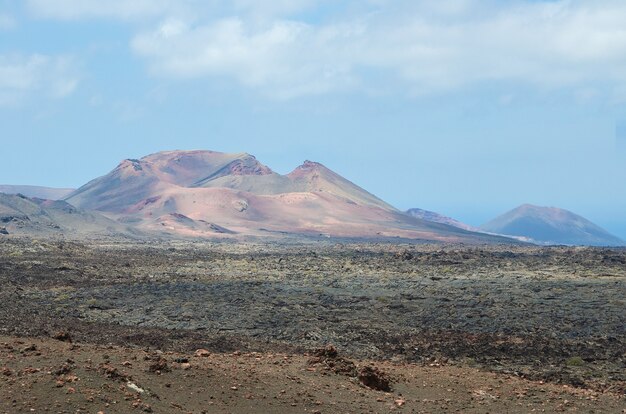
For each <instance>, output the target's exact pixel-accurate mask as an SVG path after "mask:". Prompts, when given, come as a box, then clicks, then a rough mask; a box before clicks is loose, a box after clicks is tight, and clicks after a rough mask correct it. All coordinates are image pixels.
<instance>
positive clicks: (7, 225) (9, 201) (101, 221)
mask: <svg viewBox="0 0 626 414" xmlns="http://www.w3.org/2000/svg"><path fill="white" fill-rule="evenodd" d="M0 233H2V235H6V234H18V235H35V236H46V235H63V236H68V237H74V236H76V237H81V238H82V237H90V236H117V235H124V236H133V235H137V234H139V233H138V232H137V231H135V230H132V229H129V228H128V227H127V226H124V225H122V224H120V223H118V222H115V221H113V220H110V219H108V218H106V217H104V216H103V215H102V214H99V213H97V212H89V211H84V210H81V209H77V208H76V207H74V206H72V205H70V204H68V203H67V202H65V201H57V200H44V199H39V198H29V197H26V196H24V195H21V194H20V195H13V194H4V193H0Z"/></svg>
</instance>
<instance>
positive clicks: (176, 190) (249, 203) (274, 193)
mask: <svg viewBox="0 0 626 414" xmlns="http://www.w3.org/2000/svg"><path fill="white" fill-rule="evenodd" d="M66 200H67V201H69V202H70V203H72V204H74V205H77V206H79V207H81V208H85V209H95V210H98V211H100V212H103V213H105V214H106V215H107V216H109V217H111V218H114V219H117V220H119V221H121V222H123V223H126V224H129V225H133V226H136V227H138V228H140V229H143V230H148V231H151V232H157V233H165V234H171V235H173V236H190V237H210V236H214V235H216V234H219V235H220V237H235V235H255V236H261V235H265V236H267V235H272V234H273V235H278V234H284V233H290V234H305V235H314V236H318V235H327V236H339V237H371V238H383V237H403V238H411V239H423V240H440V241H449V242H490V241H500V242H502V240H503V239H498V238H494V237H493V236H488V235H482V234H476V233H471V232H467V231H464V230H461V229H458V228H455V227H451V226H447V225H444V224H438V223H432V222H428V221H425V220H420V219H417V218H413V217H409V216H407V215H406V214H403V213H401V212H400V211H398V210H396V209H395V208H394V207H392V206H390V205H389V204H387V203H385V202H384V201H382V200H381V199H379V198H377V197H376V196H374V195H372V194H371V193H369V192H367V191H365V190H364V189H362V188H361V187H359V186H357V185H355V184H354V183H352V182H350V181H349V180H346V179H345V178H343V177H341V176H340V175H338V174H336V173H335V172H333V171H331V170H330V169H328V168H326V167H324V166H323V165H321V164H319V163H314V162H311V161H306V162H305V163H304V164H302V165H301V166H299V167H298V168H296V169H295V170H294V171H292V172H291V173H289V174H287V175H281V174H277V173H275V172H274V171H272V170H271V169H270V168H269V167H267V166H265V165H263V164H261V163H260V162H259V161H257V160H256V158H254V157H253V156H252V155H250V154H246V153H239V154H225V153H219V152H212V151H168V152H161V153H157V154H152V155H149V156H147V157H143V158H141V159H139V160H124V161H123V162H122V163H120V164H119V165H118V166H117V167H116V168H115V169H114V170H113V171H111V172H110V173H109V174H107V175H105V176H103V177H100V178H97V179H95V180H93V181H91V182H89V183H87V184H86V185H84V186H83V187H81V188H79V189H78V190H76V191H75V192H73V193H72V194H70V196H69V197H68V198H67V199H66Z"/></svg>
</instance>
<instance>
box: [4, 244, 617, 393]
mask: <svg viewBox="0 0 626 414" xmlns="http://www.w3.org/2000/svg"><path fill="white" fill-rule="evenodd" d="M59 332H67V333H68V334H69V335H71V337H72V338H73V339H74V340H75V341H79V342H83V343H92V344H115V345H123V346H131V347H135V346H138V347H152V348H158V349H162V350H167V351H177V352H188V351H193V350H195V349H198V348H204V349H208V350H209V351H211V352H232V351H235V350H241V351H245V352H253V351H255V352H293V353H305V352H308V351H310V350H312V349H315V348H319V347H322V346H325V345H329V344H332V345H334V346H335V347H336V348H337V349H338V350H339V351H340V352H341V353H342V355H346V356H349V357H353V358H367V359H372V360H388V361H392V362H407V363H417V364H424V365H433V364H436V365H442V366H443V365H459V366H472V367H478V368H481V369H484V370H488V371H493V372H503V373H507V374H509V375H514V376H519V377H522V378H528V379H531V380H543V381H546V382H552V383H557V384H568V385H572V386H575V387H584V388H591V389H595V390H598V391H610V392H617V393H621V394H623V393H624V392H626V250H624V249H602V248H573V247H526V246H462V245H459V246H445V247H444V246H440V245H408V244H407V245H397V244H384V243H379V244H375V243H363V244H360V243H343V244H341V243H340V244H337V243H331V242H324V243H322V242H320V243H306V244H297V243H293V244H288V245H279V244H240V243H239V244H235V243H208V242H203V243H193V242H179V243H175V242H168V243H160V242H155V243H137V242H133V243H128V242H125V241H121V240H120V241H114V242H111V241H107V242H85V243H79V242H69V241H50V240H45V241H44V240H33V239H26V238H24V239H20V238H4V239H2V240H1V241H0V335H5V336H14V337H28V336H30V337H52V336H54V335H58V333H59Z"/></svg>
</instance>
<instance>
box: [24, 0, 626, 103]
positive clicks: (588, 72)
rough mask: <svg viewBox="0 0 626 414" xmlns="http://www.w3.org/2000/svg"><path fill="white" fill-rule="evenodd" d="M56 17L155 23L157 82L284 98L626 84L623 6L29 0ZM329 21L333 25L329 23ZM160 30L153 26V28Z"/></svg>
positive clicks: (457, 0)
mask: <svg viewBox="0 0 626 414" xmlns="http://www.w3.org/2000/svg"><path fill="white" fill-rule="evenodd" d="M29 5H30V7H31V9H32V10H33V11H35V12H37V13H38V14H40V15H42V16H48V17H54V18H64V19H72V18H76V19H78V18H94V17H98V18H117V19H126V20H129V19H131V20H132V19H136V18H146V17H150V18H153V19H154V21H159V22H160V23H159V24H158V25H156V26H154V27H152V29H149V30H146V25H145V24H144V25H142V29H141V30H140V31H139V32H137V33H136V35H135V36H134V37H133V39H132V41H131V45H132V48H133V50H134V51H135V52H136V53H137V54H138V55H140V56H142V57H144V58H145V59H147V62H148V64H149V67H150V69H151V71H152V72H153V73H155V74H158V75H160V76H170V77H175V78H213V79H220V78H225V79H234V80H235V81H237V82H238V83H240V84H241V85H244V86H245V87H249V88H253V89H255V90H258V91H260V92H261V93H263V94H266V95H271V96H275V97H281V98H289V97H293V96H298V95H307V94H321V93H327V92H332V91H341V90H349V89H354V88H362V89H364V88H367V89H368V90H372V89H373V91H374V92H380V91H381V90H382V91H384V90H386V89H389V88H391V87H392V85H395V87H399V88H401V89H402V90H406V91H408V93H412V94H424V93H437V92H441V91H447V90H454V89H456V88H460V87H464V86H467V85H474V84H479V83H482V82H494V81H495V82H513V83H521V84H524V85H536V86H539V87H550V88H551V87H568V88H572V90H582V89H586V88H589V89H593V88H595V86H596V84H598V83H603V84H605V85H607V84H608V85H610V86H611V87H614V88H616V89H619V88H622V87H624V85H626V26H625V25H624V23H623V22H624V21H626V2H623V1H621V0H595V1H593V2H588V1H583V0H557V1H525V0H512V1H507V2H501V1H497V0H439V1H436V2H433V1H427V0H393V1H392V0H360V1H347V2H342V3H337V2H333V1H329V0H291V1H288V0H264V1H262V2H261V1H256V0H255V1H253V0H233V1H230V2H228V1H224V0H213V1H209V2H206V1H205V2H201V1H198V0H178V1H174V0H150V1H148V0H137V1H133V2H129V1H125V0H108V1H106V2H104V1H100V0H54V1H53V0H29ZM320 16H323V17H320ZM148 27H149V25H148Z"/></svg>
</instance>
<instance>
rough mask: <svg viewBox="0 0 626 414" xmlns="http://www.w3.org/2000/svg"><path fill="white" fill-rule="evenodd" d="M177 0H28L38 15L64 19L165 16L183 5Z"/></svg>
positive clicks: (28, 3) (127, 18)
mask: <svg viewBox="0 0 626 414" xmlns="http://www.w3.org/2000/svg"><path fill="white" fill-rule="evenodd" d="M182 3H185V2H184V1H182V0H181V1H176V0H130V1H129V0H28V2H27V5H28V8H29V10H30V11H31V12H32V13H34V14H35V15H38V16H41V17H48V18H54V19H61V20H79V19H85V18H87V19H91V18H109V19H122V20H133V19H141V18H146V17H155V16H162V15H164V14H167V13H172V12H174V11H176V10H177V9H179V4H182Z"/></svg>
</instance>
